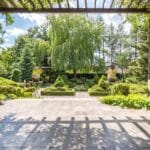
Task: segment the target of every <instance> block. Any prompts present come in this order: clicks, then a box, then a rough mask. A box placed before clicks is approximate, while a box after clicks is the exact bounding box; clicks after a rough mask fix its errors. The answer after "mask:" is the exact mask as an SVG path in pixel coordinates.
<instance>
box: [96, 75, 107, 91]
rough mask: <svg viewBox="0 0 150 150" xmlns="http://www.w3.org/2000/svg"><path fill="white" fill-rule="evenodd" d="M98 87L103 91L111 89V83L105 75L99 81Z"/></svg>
mask: <svg viewBox="0 0 150 150" xmlns="http://www.w3.org/2000/svg"><path fill="white" fill-rule="evenodd" d="M98 86H99V87H101V88H103V89H107V88H108V87H109V83H108V81H107V79H106V77H105V76H104V75H103V76H102V77H101V78H100V79H99V81H98Z"/></svg>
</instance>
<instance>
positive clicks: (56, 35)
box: [49, 15, 103, 76]
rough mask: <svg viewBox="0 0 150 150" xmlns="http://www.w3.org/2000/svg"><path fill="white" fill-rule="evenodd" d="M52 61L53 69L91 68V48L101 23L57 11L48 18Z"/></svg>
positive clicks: (100, 28) (99, 41)
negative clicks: (57, 14) (56, 14)
mask: <svg viewBox="0 0 150 150" xmlns="http://www.w3.org/2000/svg"><path fill="white" fill-rule="evenodd" d="M49 20H50V24H51V28H50V30H49V36H50V39H51V41H50V45H51V65H52V68H53V69H55V70H59V71H61V70H67V69H69V70H73V73H74V76H76V73H77V71H78V70H89V69H91V68H92V64H93V60H94V52H95V51H96V49H97V48H98V43H99V44H100V43H101V39H102V38H101V36H100V35H101V33H102V30H103V28H102V26H101V25H99V24H97V22H96V21H94V20H90V19H88V18H86V17H85V16H83V15H76V16H74V15H72V16H71V15H60V16H59V17H58V16H57V17H55V16H52V17H50V18H49Z"/></svg>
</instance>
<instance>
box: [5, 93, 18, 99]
mask: <svg viewBox="0 0 150 150" xmlns="http://www.w3.org/2000/svg"><path fill="white" fill-rule="evenodd" d="M7 98H8V99H17V96H16V95H15V94H7Z"/></svg>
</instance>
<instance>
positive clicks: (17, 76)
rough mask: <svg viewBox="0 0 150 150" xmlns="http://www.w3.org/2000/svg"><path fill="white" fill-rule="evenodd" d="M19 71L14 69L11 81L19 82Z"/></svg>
mask: <svg viewBox="0 0 150 150" xmlns="http://www.w3.org/2000/svg"><path fill="white" fill-rule="evenodd" d="M20 76H21V71H20V70H19V69H14V70H13V71H12V75H11V79H12V80H13V81H15V82H19V81H20Z"/></svg>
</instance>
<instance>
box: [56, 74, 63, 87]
mask: <svg viewBox="0 0 150 150" xmlns="http://www.w3.org/2000/svg"><path fill="white" fill-rule="evenodd" d="M64 85H65V82H64V80H63V79H62V77H61V76H58V77H57V79H56V81H55V83H54V86H55V87H62V86H64Z"/></svg>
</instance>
